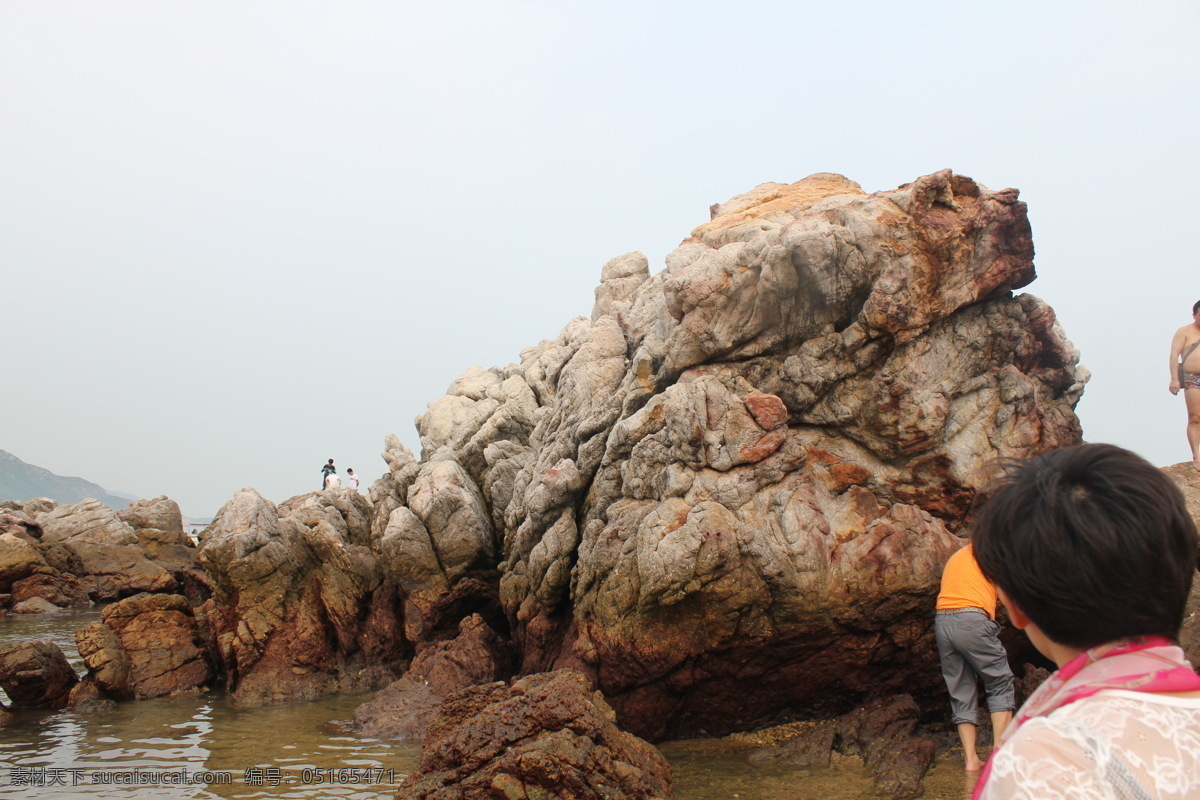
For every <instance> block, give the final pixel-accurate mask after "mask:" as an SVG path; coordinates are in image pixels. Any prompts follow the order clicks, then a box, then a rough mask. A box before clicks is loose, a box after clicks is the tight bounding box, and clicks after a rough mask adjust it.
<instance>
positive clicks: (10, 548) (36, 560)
mask: <svg viewBox="0 0 1200 800" xmlns="http://www.w3.org/2000/svg"><path fill="white" fill-rule="evenodd" d="M22 530H23V529H22ZM48 567H49V565H48V564H47V563H46V560H45V559H44V558H43V557H42V554H41V551H40V550H39V548H38V547H37V542H36V541H31V540H30V539H29V538H28V537H27V536H24V535H22V533H20V532H14V531H12V530H3V531H0V592H5V593H8V592H9V591H11V589H12V585H13V584H14V583H16V582H17V581H20V580H23V579H25V578H27V577H29V576H30V575H32V574H33V573H34V572H36V571H38V570H39V569H47V568H48Z"/></svg>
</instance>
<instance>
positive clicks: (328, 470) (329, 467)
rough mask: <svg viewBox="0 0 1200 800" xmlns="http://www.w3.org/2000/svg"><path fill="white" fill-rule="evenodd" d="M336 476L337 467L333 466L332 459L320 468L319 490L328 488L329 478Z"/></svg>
mask: <svg viewBox="0 0 1200 800" xmlns="http://www.w3.org/2000/svg"><path fill="white" fill-rule="evenodd" d="M336 474H337V467H335V466H334V465H333V459H332V458H331V459H329V463H327V464H326V465H325V466H323V467H321V488H322V489H328V488H329V476H330V475H336Z"/></svg>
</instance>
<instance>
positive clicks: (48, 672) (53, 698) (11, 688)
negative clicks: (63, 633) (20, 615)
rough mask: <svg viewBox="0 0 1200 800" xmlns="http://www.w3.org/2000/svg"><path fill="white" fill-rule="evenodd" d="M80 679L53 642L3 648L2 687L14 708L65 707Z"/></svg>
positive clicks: (0, 685) (0, 676)
mask: <svg viewBox="0 0 1200 800" xmlns="http://www.w3.org/2000/svg"><path fill="white" fill-rule="evenodd" d="M78 681H79V677H78V676H77V675H76V674H75V670H73V669H71V664H70V662H68V661H67V657H66V656H65V655H63V651H62V650H60V649H59V647H58V645H56V644H54V643H53V642H50V641H34V642H22V643H21V644H18V645H14V646H12V647H9V648H6V649H5V650H2V651H0V688H2V689H4V691H5V692H6V693H7V694H8V697H9V699H10V700H11V701H12V705H13V707H14V708H63V707H64V706H66V704H67V698H68V696H69V695H70V693H71V688H72V687H73V686H74V685H75V684H76V683H78Z"/></svg>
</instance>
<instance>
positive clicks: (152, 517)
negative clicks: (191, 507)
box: [117, 495, 183, 535]
mask: <svg viewBox="0 0 1200 800" xmlns="http://www.w3.org/2000/svg"><path fill="white" fill-rule="evenodd" d="M117 519H120V520H123V521H124V522H125V523H126V524H127V525H129V527H130V528H133V530H134V532H137V531H140V530H143V529H152V530H158V531H162V532H163V533H178V534H181V535H182V534H183V514H182V513H180V511H179V504H178V503H176V502H175V501H174V500H171V499H170V498H168V497H167V496H166V495H159V496H158V497H155V498H153V499H150V500H144V499H143V500H134V501H133V502H132V503H130V504H129V506H128V507H127V508H124V509H121V510H120V511H118V512H117Z"/></svg>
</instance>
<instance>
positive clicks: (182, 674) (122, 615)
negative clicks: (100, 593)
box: [75, 594, 214, 700]
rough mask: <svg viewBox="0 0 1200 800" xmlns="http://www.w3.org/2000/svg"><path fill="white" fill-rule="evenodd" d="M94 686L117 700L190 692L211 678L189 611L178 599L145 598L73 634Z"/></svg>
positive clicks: (116, 606)
mask: <svg viewBox="0 0 1200 800" xmlns="http://www.w3.org/2000/svg"><path fill="white" fill-rule="evenodd" d="M75 642H76V645H77V646H78V648H79V654H80V656H82V657H83V662H84V664H85V665H86V666H87V668H88V677H89V679H90V681H91V682H92V683H93V684H95V686H96V687H97V688H98V689H99V690H100V691H101V692H102V693H103V695H104V696H105V697H108V698H111V699H114V700H127V699H138V700H141V699H145V698H149V697H163V696H165V695H171V694H179V693H181V692H188V691H192V690H194V689H197V688H200V687H202V686H206V685H208V684H209V683H210V682H211V681H212V679H213V677H214V671H213V668H212V663H211V662H212V656H211V654H210V653H209V652H208V649H207V647H206V646H205V644H204V642H203V639H202V637H201V635H200V632H199V630H198V628H197V624H196V619H195V616H194V613H193V611H192V607H191V605H189V604H188V601H187V599H186V598H184V597H182V596H180V595H163V594H156V595H152V594H143V595H137V596H134V597H127V598H125V599H124V600H120V601H118V602H116V603H113V604H112V605H110V606H108V607H106V608H105V609H104V611H102V612H101V614H100V622H93V623H91V624H89V625H85V626H84V627H82V628H80V629H79V630H78V631H76V632H75Z"/></svg>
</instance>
